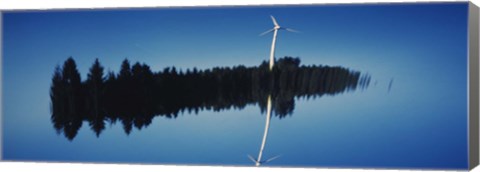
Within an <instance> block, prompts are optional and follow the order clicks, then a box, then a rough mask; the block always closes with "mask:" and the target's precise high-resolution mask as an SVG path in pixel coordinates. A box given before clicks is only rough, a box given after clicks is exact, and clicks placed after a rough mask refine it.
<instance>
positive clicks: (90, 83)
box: [86, 58, 105, 137]
mask: <svg viewBox="0 0 480 172" xmlns="http://www.w3.org/2000/svg"><path fill="white" fill-rule="evenodd" d="M104 82H105V77H104V76H103V66H102V65H101V64H100V62H99V61H98V58H97V59H95V62H94V63H93V65H92V67H91V68H90V72H89V73H88V76H87V81H86V84H87V93H88V100H89V101H88V107H89V110H88V111H89V114H90V117H89V118H90V120H89V121H90V127H91V128H92V129H93V130H94V131H95V134H96V135H97V137H98V136H99V135H100V133H101V131H102V130H103V129H104V128H105V122H104V115H103V114H102V112H101V109H102V107H103V105H102V102H103V100H102V99H103V97H104Z"/></svg>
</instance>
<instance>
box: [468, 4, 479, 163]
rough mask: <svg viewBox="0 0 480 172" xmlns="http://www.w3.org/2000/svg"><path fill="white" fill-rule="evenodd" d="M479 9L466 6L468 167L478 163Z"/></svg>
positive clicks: (473, 6)
mask: <svg viewBox="0 0 480 172" xmlns="http://www.w3.org/2000/svg"><path fill="white" fill-rule="evenodd" d="M479 15H480V13H479V9H478V7H477V6H476V5H475V4H473V3H472V2H469V6H468V56H469V57H468V70H469V71H468V77H469V78H468V80H469V83H468V84H469V89H468V94H469V95H468V97H469V98H468V105H469V106H468V108H469V109H468V112H469V114H468V161H469V162H468V169H469V170H472V169H473V168H475V167H476V166H478V164H479V153H480V152H479V96H480V95H479Z"/></svg>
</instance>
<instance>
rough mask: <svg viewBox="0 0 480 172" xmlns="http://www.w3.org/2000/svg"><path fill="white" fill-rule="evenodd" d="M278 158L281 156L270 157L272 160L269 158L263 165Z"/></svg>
mask: <svg viewBox="0 0 480 172" xmlns="http://www.w3.org/2000/svg"><path fill="white" fill-rule="evenodd" d="M280 156H281V155H277V156H274V157H272V158H270V159H267V160H265V161H264V163H267V162H270V161H273V160H274V159H277V158H278V157H280Z"/></svg>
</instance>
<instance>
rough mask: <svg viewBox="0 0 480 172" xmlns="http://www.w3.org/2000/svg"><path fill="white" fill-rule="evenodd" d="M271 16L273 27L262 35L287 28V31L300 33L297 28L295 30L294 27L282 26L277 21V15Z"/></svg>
mask: <svg viewBox="0 0 480 172" xmlns="http://www.w3.org/2000/svg"><path fill="white" fill-rule="evenodd" d="M270 18H272V22H273V29H270V30H267V31H265V32H263V33H261V34H260V36H263V35H266V34H267V33H270V32H273V31H277V30H286V31H289V32H295V33H299V31H297V30H294V29H291V28H286V27H281V26H280V25H279V24H278V23H277V20H275V17H273V16H270Z"/></svg>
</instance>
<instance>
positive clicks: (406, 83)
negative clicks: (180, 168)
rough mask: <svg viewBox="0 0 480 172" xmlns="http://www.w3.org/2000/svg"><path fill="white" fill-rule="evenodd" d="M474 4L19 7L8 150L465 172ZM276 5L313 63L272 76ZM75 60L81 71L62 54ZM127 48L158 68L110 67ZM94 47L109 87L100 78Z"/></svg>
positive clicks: (62, 158)
mask: <svg viewBox="0 0 480 172" xmlns="http://www.w3.org/2000/svg"><path fill="white" fill-rule="evenodd" d="M467 9H468V8H467V3H443V4H419V5H415V4H409V5H386V4H384V5H365V6H363V5H362V6H360V5H349V6H337V5H332V6H311V7H310V6H306V7H258V8H228V9H222V8H219V9H215V8H213V9H169V10H131V11H129V10H123V11H122V10H118V11H115V10H113V11H108V10H106V11H96V12H88V11H87V12H78V11H74V12H68V11H56V12H25V13H22V12H18V13H16V12H11V13H7V14H5V15H4V16H3V17H4V20H3V21H4V23H5V27H4V29H3V35H4V36H5V37H4V44H3V45H4V47H3V49H4V55H3V56H4V58H3V59H2V60H3V61H2V62H3V66H2V74H3V78H2V89H3V90H2V102H3V104H2V122H3V123H2V132H3V133H2V136H3V139H2V146H3V149H2V150H3V155H2V158H3V159H5V160H9V161H10V160H11V161H41V162H45V161H47V162H100V163H101V162H104V163H142V164H182V165H227V166H230V165H233V166H255V165H261V166H281V167H342V168H343V167H345V168H352V167H353V168H414V169H466V168H467V166H468V164H467V54H466V52H467V48H466V47H467V44H466V43H467V34H466V30H467V29H466V26H467V22H466V16H467ZM406 11H407V12H406ZM198 14H202V17H196V16H197V15H198ZM270 14H275V15H276V18H277V20H278V22H279V23H281V24H283V23H285V25H286V26H292V27H293V28H295V29H298V30H301V31H302V33H301V34H297V35H293V34H290V35H289V34H284V33H283V32H282V33H280V34H281V35H279V42H278V44H277V46H278V54H281V55H283V54H287V55H288V54H293V55H298V56H300V60H301V63H300V60H299V61H297V60H295V59H294V58H293V59H292V58H290V59H289V58H284V59H283V60H284V61H282V62H278V63H277V65H276V66H277V69H274V71H273V72H269V71H268V70H266V69H264V67H262V65H263V66H265V62H264V63H258V62H259V61H261V60H259V59H264V58H259V57H266V53H268V51H267V48H269V45H270V43H271V37H269V38H259V37H258V36H257V35H258V33H259V32H261V31H263V30H264V29H268V28H271V25H272V24H271V21H270V19H269V15H270ZM287 14H288V15H287ZM258 16H265V17H264V18H261V17H258ZM305 17H307V18H305ZM227 18H228V20H226V19H227ZM301 19H304V20H301ZM185 21H187V22H185ZM282 22H283V23H282ZM192 25H194V26H198V29H196V30H195V32H192V30H191V29H190V27H189V26H192ZM211 26H217V27H215V28H213V27H211ZM31 28H35V29H36V30H35V31H34V32H33V31H31ZM232 28H233V29H232ZM162 29H163V30H162ZM197 32H201V33H204V34H198V33H197ZM127 33H128V34H127ZM119 35H121V36H119ZM45 40H48V41H45ZM166 40H169V41H166ZM200 40H208V41H200ZM225 42H229V43H231V45H230V44H228V45H227V44H226V43H225ZM132 47H133V48H132ZM139 47H140V48H139ZM219 47H221V48H219ZM247 52H248V53H247ZM149 53H150V54H149ZM245 53H247V54H245ZM152 54H153V55H152ZM69 55H72V56H73V58H74V59H75V60H76V61H75V63H76V65H77V66H76V67H78V69H79V74H78V75H80V76H82V77H81V79H80V78H79V77H76V75H77V73H76V71H75V70H72V68H73V67H72V66H73V65H72V64H71V62H69V63H70V65H65V63H64V62H65V61H68V60H67V58H68V56H69ZM125 56H127V57H132V58H131V59H132V60H133V61H137V60H138V61H141V62H143V61H145V62H146V64H143V63H139V64H138V65H136V64H135V63H134V62H133V61H132V62H130V64H129V67H131V68H130V69H131V70H124V71H129V72H131V73H130V74H129V72H123V74H122V72H121V71H120V72H117V73H113V74H112V73H110V72H109V71H111V70H110V69H118V68H119V66H120V62H121V61H122V58H123V57H125ZM95 57H99V61H100V62H101V64H105V65H104V68H105V70H104V71H103V76H105V81H102V82H96V81H97V80H95V77H93V76H92V77H91V78H92V79H91V82H87V80H88V79H87V78H88V73H90V71H89V70H88V69H89V68H90V66H91V64H92V62H94V58H95ZM147 57H148V58H147ZM279 59H280V58H279ZM279 59H278V60H279ZM297 62H298V63H297ZM240 64H244V65H245V66H241V65H240ZM56 65H58V68H57V70H55V66H56ZM149 65H150V66H149ZM165 65H173V66H176V67H177V69H176V72H173V71H174V69H173V67H172V66H171V67H170V68H169V69H168V70H167V69H166V68H164V67H165ZM135 66H136V67H135ZM226 66H228V67H226ZM252 66H253V67H252ZM149 67H151V68H152V69H149ZM193 67H198V68H199V69H198V70H197V71H195V70H194V69H193ZM65 68H67V69H69V70H66V71H68V72H63V71H62V70H65ZM122 68H123V67H122ZM179 68H182V69H183V70H181V71H182V72H180V70H179ZM186 69H189V72H187V71H186ZM55 71H56V72H55ZM148 71H151V73H150V72H148ZM272 73H273V74H272ZM57 74H58V75H57ZM55 77H57V79H55ZM97 79H98V78H97ZM53 83H57V84H56V85H57V86H58V87H55V88H56V89H53V88H52V86H53V85H55V84H53ZM95 83H102V84H99V85H98V84H95ZM104 86H108V88H107V87H104ZM99 90H103V91H99ZM267 161H268V162H267Z"/></svg>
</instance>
